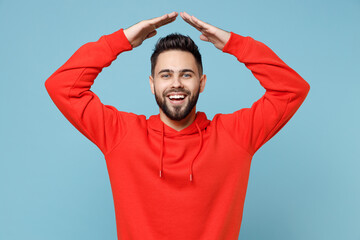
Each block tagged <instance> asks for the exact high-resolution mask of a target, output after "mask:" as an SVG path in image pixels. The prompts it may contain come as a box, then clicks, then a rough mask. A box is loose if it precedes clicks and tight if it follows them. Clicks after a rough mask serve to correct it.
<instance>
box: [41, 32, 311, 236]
mask: <svg viewBox="0 0 360 240" xmlns="http://www.w3.org/2000/svg"><path fill="white" fill-rule="evenodd" d="M131 49H132V47H131V45H130V43H129V41H128V40H127V38H126V37H125V35H124V32H123V29H120V30H118V31H116V32H114V33H112V34H109V35H105V36H102V37H101V38H100V39H99V40H98V41H96V42H89V43H87V44H85V45H83V46H82V47H80V49H78V50H77V51H76V52H75V53H74V54H73V55H72V56H71V58H70V59H69V60H68V61H67V62H66V63H65V64H64V65H63V66H61V67H60V68H59V69H58V70H57V71H56V72H55V73H54V74H52V75H51V76H50V78H49V79H48V80H47V81H46V82H45V86H46V89H47V91H48V93H49V95H50V97H51V99H52V100H53V101H54V103H55V104H56V106H57V107H58V108H59V110H60V111H61V112H62V113H63V114H64V116H65V117H66V118H67V119H68V120H69V121H70V122H71V123H72V124H73V125H74V126H75V127H76V128H77V129H78V130H79V131H80V132H81V133H82V134H84V135H85V136H86V137H87V138H88V139H89V140H90V141H92V142H93V143H94V144H96V145H97V146H98V147H99V149H100V150H101V151H102V153H103V154H104V157H105V160H106V164H107V169H108V173H109V178H110V183H111V188H112V193H113V198H114V204H115V215H116V224H117V235H118V239H121V240H134V239H135V240H137V239H147V240H159V239H172V240H220V239H224V240H236V239H238V236H239V232H240V225H241V220H242V214H243V206H244V200H245V195H246V189H247V183H248V177H249V171H250V164H251V159H252V157H253V155H254V154H255V152H256V151H257V150H258V149H259V148H260V147H261V146H262V145H263V144H265V143H266V142H267V141H268V140H269V139H271V138H272V137H273V136H274V135H275V134H276V133H277V132H278V131H279V130H280V129H281V128H282V127H283V126H284V125H285V124H286V123H287V122H288V121H289V120H290V118H291V117H292V116H293V115H294V114H295V112H296V111H297V109H298V108H299V107H300V105H301V104H302V103H303V101H304V100H305V98H306V96H307V94H308V92H309V90H310V86H309V84H308V83H307V82H306V81H305V80H304V79H303V78H301V77H300V76H299V75H298V74H297V73H296V72H295V71H294V70H293V69H291V68H290V67H289V66H287V65H286V64H285V63H284V62H283V61H282V60H281V59H280V58H279V57H278V56H277V55H276V54H275V53H274V52H273V51H272V50H271V49H270V48H269V47H267V46H266V45H264V44H263V43H261V42H259V41H256V40H254V39H253V38H251V37H243V36H240V35H237V34H235V33H233V32H232V33H231V37H230V39H229V41H228V42H227V44H226V45H225V47H224V49H223V52H227V53H229V54H232V55H234V56H235V57H236V58H237V59H238V60H239V61H240V62H242V63H244V64H245V66H246V67H247V68H248V69H250V70H251V71H252V73H253V74H254V76H255V77H256V78H257V79H258V80H259V82H260V84H261V85H262V86H263V87H264V88H265V89H266V92H265V94H264V95H263V96H262V97H261V98H260V99H259V100H257V101H256V102H255V103H254V104H253V105H252V106H251V108H243V109H240V110H238V111H236V112H234V113H232V114H217V115H215V117H214V118H213V120H211V121H210V120H208V119H207V118H206V115H205V114H204V113H202V112H197V115H196V119H195V121H194V122H193V123H192V124H191V125H190V126H188V127H187V128H185V129H183V130H181V131H179V132H178V131H176V130H174V129H172V128H170V127H168V126H167V125H165V124H163V122H162V121H161V120H160V117H159V115H155V116H151V117H150V118H149V119H146V117H145V116H144V115H136V114H133V113H127V112H121V111H118V110H117V109H116V108H115V107H113V106H110V105H103V104H102V103H101V101H100V99H99V98H98V96H97V95H96V94H95V93H93V92H92V91H91V90H90V88H91V86H92V84H93V83H94V80H95V78H96V77H97V75H98V74H99V73H100V72H101V71H102V69H103V68H104V67H108V66H109V65H110V64H111V62H112V61H114V60H115V59H116V58H117V56H118V55H119V54H120V53H122V52H124V51H129V50H131Z"/></svg>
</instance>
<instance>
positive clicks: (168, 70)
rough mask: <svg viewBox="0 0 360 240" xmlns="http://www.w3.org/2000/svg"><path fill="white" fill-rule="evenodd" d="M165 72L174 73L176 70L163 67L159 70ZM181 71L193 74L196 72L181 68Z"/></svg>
mask: <svg viewBox="0 0 360 240" xmlns="http://www.w3.org/2000/svg"><path fill="white" fill-rule="evenodd" d="M163 72H170V73H173V72H174V71H173V70H171V69H162V70H161V71H160V72H158V74H160V73H163ZM179 72H181V73H184V72H192V73H193V74H195V72H194V71H193V70H191V69H181V70H180V71H179Z"/></svg>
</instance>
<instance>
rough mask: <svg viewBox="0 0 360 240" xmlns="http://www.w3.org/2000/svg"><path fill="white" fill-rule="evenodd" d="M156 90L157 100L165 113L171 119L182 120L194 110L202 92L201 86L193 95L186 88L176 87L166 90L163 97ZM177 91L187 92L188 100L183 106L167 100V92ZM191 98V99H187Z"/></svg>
mask: <svg viewBox="0 0 360 240" xmlns="http://www.w3.org/2000/svg"><path fill="white" fill-rule="evenodd" d="M154 90H155V100H156V103H157V104H158V105H159V107H160V108H161V110H162V111H163V112H164V113H165V115H166V116H167V117H168V118H170V119H171V120H174V121H180V120H183V119H184V118H186V117H187V116H188V115H189V113H190V112H191V111H192V110H193V108H194V107H195V105H196V103H197V101H198V98H199V94H200V86H199V89H198V91H197V92H196V93H195V94H194V95H192V94H191V92H190V91H189V90H186V89H184V88H176V89H173V90H169V91H165V92H164V93H163V94H162V97H160V96H159V95H158V94H157V93H156V89H155V88H154ZM176 92H182V93H186V94H187V96H186V98H185V99H186V102H185V103H184V104H182V105H181V106H172V105H171V104H170V103H168V102H167V100H166V99H167V97H166V96H167V94H169V93H176ZM187 98H189V99H187Z"/></svg>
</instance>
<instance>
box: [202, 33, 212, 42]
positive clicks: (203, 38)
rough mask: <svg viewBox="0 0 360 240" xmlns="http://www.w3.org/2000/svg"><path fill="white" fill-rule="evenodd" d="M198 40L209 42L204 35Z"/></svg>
mask: <svg viewBox="0 0 360 240" xmlns="http://www.w3.org/2000/svg"><path fill="white" fill-rule="evenodd" d="M200 39H201V40H203V41H206V42H210V40H209V38H207V37H206V36H205V35H204V34H201V35H200Z"/></svg>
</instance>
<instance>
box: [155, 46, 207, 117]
mask: <svg viewBox="0 0 360 240" xmlns="http://www.w3.org/2000/svg"><path fill="white" fill-rule="evenodd" d="M205 83H206V76H205V75H202V76H200V75H199V69H198V66H197V64H196V60H195V58H194V56H193V55H192V54H191V53H190V52H185V51H180V50H169V51H165V52H162V53H160V54H159V56H158V59H157V62H156V65H155V69H154V76H153V77H152V76H150V87H151V91H152V93H153V94H155V99H156V102H157V104H158V105H159V107H160V111H162V112H163V113H164V114H165V115H166V116H167V117H168V118H170V119H171V120H176V121H180V120H182V119H184V118H185V117H187V116H188V115H189V113H190V112H191V111H192V110H193V109H194V107H195V105H196V102H197V100H198V97H199V93H200V92H202V91H203V90H204V87H205Z"/></svg>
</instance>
